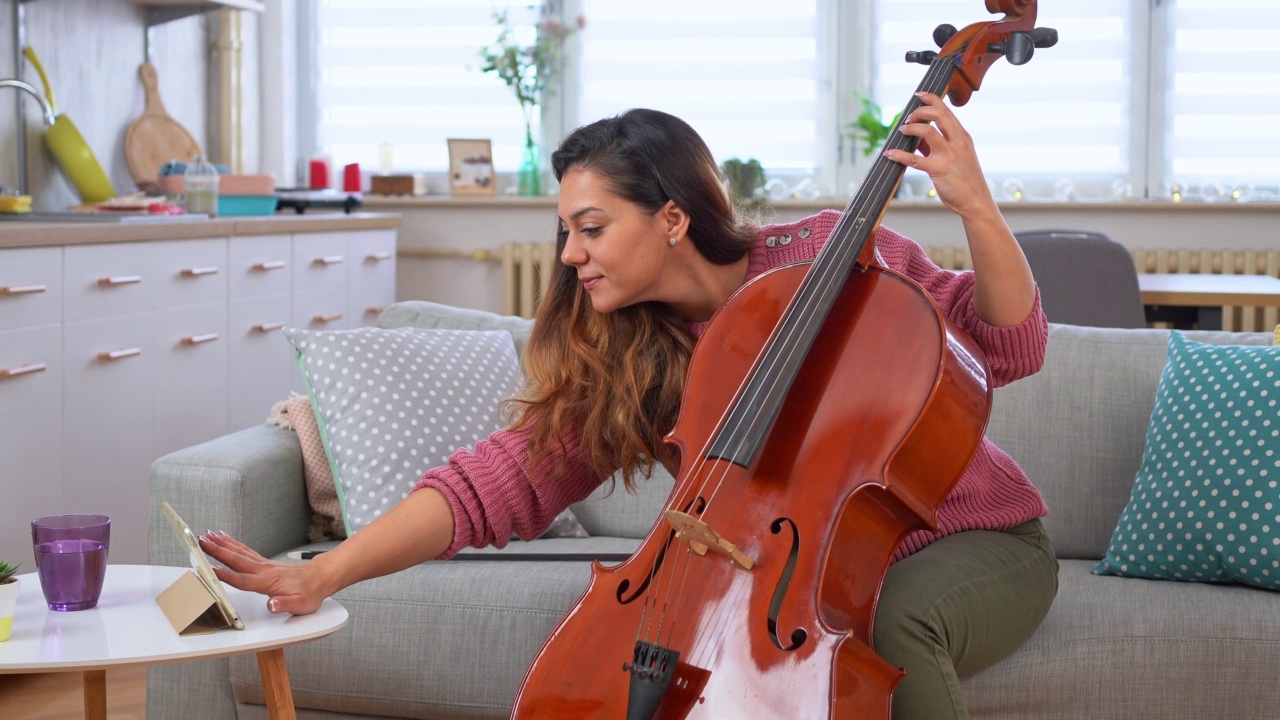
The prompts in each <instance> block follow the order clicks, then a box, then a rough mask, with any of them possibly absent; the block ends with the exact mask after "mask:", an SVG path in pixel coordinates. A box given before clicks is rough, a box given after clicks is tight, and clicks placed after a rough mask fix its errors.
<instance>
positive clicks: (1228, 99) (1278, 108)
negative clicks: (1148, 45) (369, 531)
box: [1164, 0, 1280, 199]
mask: <svg viewBox="0 0 1280 720" xmlns="http://www.w3.org/2000/svg"><path fill="white" fill-rule="evenodd" d="M1167 12H1168V13H1169V15H1168V26H1167V27H1168V31H1167V33H1166V38H1167V40H1168V58H1169V61H1168V69H1167V72H1166V87H1165V108H1166V125H1165V128H1166V129H1165V135H1164V154H1165V162H1164V176H1165V177H1164V182H1165V184H1166V185H1168V184H1171V183H1182V184H1185V185H1186V186H1188V187H1189V188H1190V187H1192V186H1194V187H1197V188H1202V190H1201V192H1202V193H1203V192H1207V193H1208V194H1209V195H1217V194H1218V193H1219V192H1222V193H1228V194H1229V193H1231V192H1232V191H1234V190H1237V189H1240V190H1241V191H1242V192H1244V193H1246V194H1247V193H1249V192H1250V191H1251V186H1257V188H1256V189H1258V190H1264V189H1265V192H1267V193H1268V195H1274V193H1275V190H1276V188H1277V185H1280V170H1277V168H1280V91H1277V88H1280V45H1277V44H1276V42H1275V39H1276V36H1277V35H1278V34H1280V3H1277V2H1276V1H1275V0H1178V1H1177V2H1176V3H1171V4H1169V6H1168V8H1167ZM1206 199H1216V198H1212V197H1206ZM1242 199H1243V198H1242Z"/></svg>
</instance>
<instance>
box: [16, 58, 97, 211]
mask: <svg viewBox="0 0 1280 720" xmlns="http://www.w3.org/2000/svg"><path fill="white" fill-rule="evenodd" d="M22 54H23V55H26V56H27V60H30V61H31V66H32V67H34V68H35V69H36V73H37V74H38V75H39V76H40V82H41V83H43V84H44V96H45V98H46V99H47V100H48V101H49V108H50V110H52V116H51V117H52V120H50V119H49V117H50V116H48V115H46V118H45V122H46V123H47V124H48V125H49V129H48V131H46V132H45V135H44V142H45V145H47V146H48V147H49V152H51V153H53V156H54V157H55V158H57V160H58V164H59V165H61V166H62V170H63V172H65V173H66V174H67V178H68V179H69V180H71V184H72V185H75V188H76V192H78V193H79V194H80V201H81V202H84V203H99V202H102V201H104V200H110V199H111V198H113V197H115V196H116V191H115V188H113V187H112V186H111V180H110V179H108V178H107V174H106V173H105V172H103V171H102V165H101V164H99V163H98V158H97V157H96V156H95V155H94V154H93V150H92V149H91V148H90V147H89V143H87V142H85V139H84V136H83V135H81V134H80V131H79V130H77V129H76V126H75V124H74V123H72V122H71V118H69V117H67V116H66V115H63V114H61V113H59V112H58V106H57V104H56V103H55V102H54V99H53V90H52V89H51V88H50V87H49V78H48V76H46V75H45V74H44V66H43V65H41V64H40V59H39V58H37V57H36V51H35V50H32V49H31V47H30V46H28V47H25V48H23V49H22Z"/></svg>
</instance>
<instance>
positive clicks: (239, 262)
mask: <svg viewBox="0 0 1280 720" xmlns="http://www.w3.org/2000/svg"><path fill="white" fill-rule="evenodd" d="M291 253H292V238H291V237H290V236H289V235H247V236H244V237H233V238H231V244H230V259H229V260H228V262H227V265H228V280H230V283H231V285H230V290H231V297H232V298H245V297H251V296H257V295H275V294H278V293H287V292H289V277H290V272H291V270H292V268H291V267H290V265H291V260H292V259H293V258H292V254H291ZM282 319H283V318H282Z"/></svg>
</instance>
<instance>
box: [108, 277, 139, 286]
mask: <svg viewBox="0 0 1280 720" xmlns="http://www.w3.org/2000/svg"><path fill="white" fill-rule="evenodd" d="M140 282H142V276H141V275H120V276H118V277H104V278H98V284H99V285H102V286H103V287H115V286H117V285H133V284H135V283H140Z"/></svg>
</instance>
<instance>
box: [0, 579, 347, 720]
mask: <svg viewBox="0 0 1280 720" xmlns="http://www.w3.org/2000/svg"><path fill="white" fill-rule="evenodd" d="M185 572H190V570H188V569H187V568H180V567H159V566H151V565H108V566H107V577H106V580H105V581H104V582H103V586H102V596H101V598H99V600H98V606H97V607H96V608H93V609H91V610H80V611H77V612H55V611H52V610H50V609H49V608H48V606H47V605H45V602H44V595H43V594H42V593H41V592H40V579H39V578H38V577H37V576H36V574H35V573H29V574H27V575H22V576H20V577H19V582H21V583H22V588H21V590H20V592H19V595H18V608H17V612H16V613H15V614H14V620H13V634H12V635H11V636H10V638H9V640H8V641H7V642H0V674H19V673H43V672H79V673H83V674H84V714H85V718H86V720H105V718H106V717H107V691H106V670H107V668H110V667H123V666H130V665H132V666H137V665H158V664H162V663H171V662H184V661H187V660H198V659H202V658H214V657H224V656H228V655H243V654H246V653H257V655H258V670H259V671H260V672H261V674H262V688H263V691H264V692H265V693H266V699H267V710H268V713H269V714H270V717H271V718H272V720H294V718H296V713H295V710H294V707H293V694H292V691H291V690H290V687H289V672H288V669H287V668H286V667H285V662H284V650H283V648H285V647H286V646H289V645H297V644H299V643H304V642H308V641H310V640H316V639H318V638H322V637H324V636H326V635H329V634H330V633H333V632H335V631H336V630H338V629H339V628H341V627H342V626H343V625H345V624H346V623H347V611H346V609H345V608H343V607H342V606H341V605H339V604H338V603H337V602H336V601H334V600H332V599H329V600H325V601H324V604H323V605H322V606H321V607H320V610H319V611H318V612H316V613H315V614H312V615H300V616H296V617H295V616H290V615H287V614H285V615H272V614H271V613H269V612H267V608H266V604H267V603H266V599H265V598H263V597H262V596H261V595H255V594H253V593H246V592H240V591H239V590H236V589H234V588H230V587H228V588H227V594H228V595H229V596H230V597H231V603H232V604H233V605H235V607H236V610H237V611H238V612H239V614H240V618H241V619H242V620H243V621H244V624H245V629H244V630H230V629H227V630H218V631H217V632H214V633H211V634H207V635H192V636H188V637H181V636H179V635H178V633H177V632H176V631H175V630H174V629H173V626H172V625H170V624H169V620H168V619H167V618H165V616H164V613H163V612H162V611H161V610H160V606H159V605H157V604H156V600H155V599H156V596H157V595H159V594H160V593H161V592H163V591H164V590H165V588H167V587H169V585H171V584H172V583H173V582H174V581H175V580H177V579H178V577H179V576H181V575H182V574H183V573H185ZM5 715H6V713H5V712H4V702H3V699H2V698H0V717H4V716H5Z"/></svg>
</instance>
